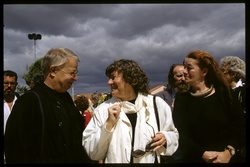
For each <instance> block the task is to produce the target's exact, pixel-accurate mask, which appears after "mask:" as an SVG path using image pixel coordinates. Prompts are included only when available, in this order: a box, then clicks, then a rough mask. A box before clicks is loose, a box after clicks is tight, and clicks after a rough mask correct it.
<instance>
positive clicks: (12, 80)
mask: <svg viewBox="0 0 250 167" xmlns="http://www.w3.org/2000/svg"><path fill="white" fill-rule="evenodd" d="M17 79H18V77H17V73H16V72H14V71H11V70H5V71H4V72H3V94H4V99H3V108H4V129H3V132H5V126H6V122H7V119H8V118H9V115H10V113H11V110H12V107H13V106H14V104H15V102H16V100H17V98H18V97H19V94H18V93H17V92H15V91H16V87H17V85H18V82H17Z"/></svg>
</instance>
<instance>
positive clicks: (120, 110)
mask: <svg viewBox="0 0 250 167" xmlns="http://www.w3.org/2000/svg"><path fill="white" fill-rule="evenodd" d="M106 75H107V76H108V77H109V80H108V84H109V85H110V87H111V93H112V96H113V97H112V98H111V99H109V100H108V101H105V102H103V103H102V104H101V105H99V106H98V107H97V108H96V109H95V111H94V115H93V117H92V119H91V121H90V122H89V124H88V126H87V127H86V129H85V130H84V132H83V142H82V144H83V146H84V149H85V151H86V152H87V154H88V155H89V157H90V158H91V159H92V160H104V163H154V162H160V155H172V154H173V153H174V152H175V151H176V149H177V147H178V138H179V134H178V131H177V129H176V128H175V126H174V124H173V120H172V113H171V109H170V107H169V105H168V104H167V103H166V102H165V101H164V100H163V99H161V98H159V97H156V105H157V108H158V113H159V122H160V126H159V129H160V131H158V127H157V122H156V117H155V111H154V105H153V96H152V95H149V86H148V78H147V76H146V74H145V73H144V71H143V70H142V69H141V68H140V66H139V65H138V64H137V63H136V62H135V61H133V60H126V59H121V60H118V61H114V62H113V63H112V64H110V65H109V66H108V67H107V69H106ZM146 146H147V147H146Z"/></svg>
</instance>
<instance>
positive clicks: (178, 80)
mask: <svg viewBox="0 0 250 167" xmlns="http://www.w3.org/2000/svg"><path fill="white" fill-rule="evenodd" d="M184 70H185V69H184V66H182V65H178V66H176V67H175V68H174V70H173V72H174V79H175V83H174V89H175V90H176V91H177V92H184V91H187V90H188V88H189V87H188V85H187V84H186V83H185V77H184Z"/></svg>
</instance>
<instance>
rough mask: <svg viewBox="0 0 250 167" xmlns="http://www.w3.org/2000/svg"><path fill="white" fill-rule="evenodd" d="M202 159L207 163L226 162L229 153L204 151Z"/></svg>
mask: <svg viewBox="0 0 250 167" xmlns="http://www.w3.org/2000/svg"><path fill="white" fill-rule="evenodd" d="M202 159H203V160H205V161H206V162H207V163H228V162H229V161H230V159H231V155H230V153H229V152H228V151H227V150H225V151H221V152H218V151H205V152H204V154H203V155H202Z"/></svg>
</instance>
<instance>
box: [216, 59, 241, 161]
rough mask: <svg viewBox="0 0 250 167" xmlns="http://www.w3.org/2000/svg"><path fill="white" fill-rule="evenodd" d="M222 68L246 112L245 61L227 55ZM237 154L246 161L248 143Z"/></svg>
mask: <svg viewBox="0 0 250 167" xmlns="http://www.w3.org/2000/svg"><path fill="white" fill-rule="evenodd" d="M220 69H221V71H222V73H223V74H224V76H225V78H226V80H227V81H228V83H229V85H230V87H231V88H232V90H233V93H234V95H235V96H236V99H237V100H238V101H239V102H240V104H241V107H242V109H243V110H244V113H245V114H246V85H245V79H246V65H245V62H244V61H243V60H242V59H240V58H239V57H237V56H226V57H223V58H222V59H220ZM236 156H237V158H238V162H246V143H244V144H243V146H242V148H241V149H238V150H237V151H236Z"/></svg>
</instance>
